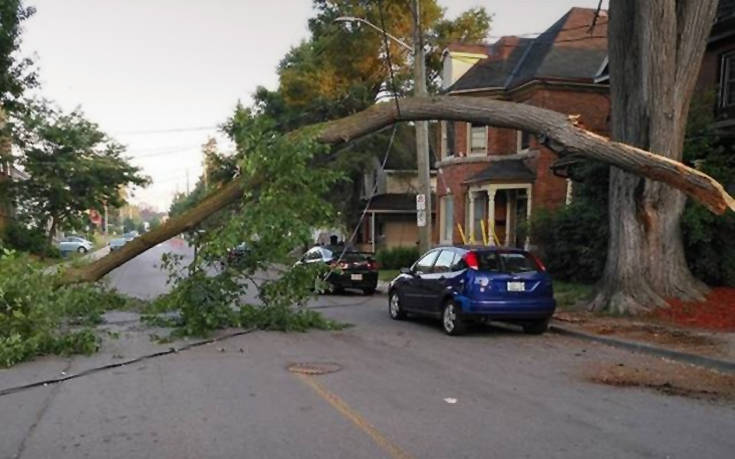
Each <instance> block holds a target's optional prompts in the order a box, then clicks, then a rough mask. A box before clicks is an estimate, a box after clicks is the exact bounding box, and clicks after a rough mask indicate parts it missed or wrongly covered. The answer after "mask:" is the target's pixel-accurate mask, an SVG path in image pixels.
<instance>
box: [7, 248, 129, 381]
mask: <svg viewBox="0 0 735 459" xmlns="http://www.w3.org/2000/svg"><path fill="white" fill-rule="evenodd" d="M61 275H62V274H61V273H57V274H49V273H48V272H47V271H46V270H45V269H44V266H43V265H42V264H39V263H37V262H35V261H33V260H32V259H31V258H30V257H29V256H28V255H25V254H19V253H16V252H12V251H7V250H5V251H3V252H2V254H0V367H9V366H12V365H15V364H16V363H18V362H22V361H24V360H28V359H31V358H33V357H36V356H39V355H44V354H63V355H68V354H79V353H81V354H91V353H93V352H95V351H96V350H97V348H98V345H99V338H98V336H97V335H96V334H95V333H94V332H93V331H92V329H91V328H89V327H90V326H92V325H96V324H98V323H100V322H101V321H102V314H103V313H104V312H105V311H107V310H110V309H129V308H131V307H133V306H134V302H133V300H131V299H129V298H127V297H125V296H122V295H120V294H118V293H117V292H115V291H114V290H111V289H109V288H107V287H106V286H104V285H103V284H99V283H98V284H89V285H78V286H63V287H60V288H57V284H58V277H59V276H61Z"/></svg>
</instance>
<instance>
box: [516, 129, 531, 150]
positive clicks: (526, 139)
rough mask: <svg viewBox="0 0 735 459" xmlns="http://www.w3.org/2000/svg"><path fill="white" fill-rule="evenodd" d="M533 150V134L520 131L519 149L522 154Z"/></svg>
mask: <svg viewBox="0 0 735 459" xmlns="http://www.w3.org/2000/svg"><path fill="white" fill-rule="evenodd" d="M529 148H531V134H530V133H528V132H526V131H518V149H517V151H518V152H519V153H520V152H522V151H525V150H528V149H529Z"/></svg>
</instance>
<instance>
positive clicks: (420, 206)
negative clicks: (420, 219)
mask: <svg viewBox="0 0 735 459" xmlns="http://www.w3.org/2000/svg"><path fill="white" fill-rule="evenodd" d="M416 210H426V195H425V194H417V195H416ZM419 226H424V225H419Z"/></svg>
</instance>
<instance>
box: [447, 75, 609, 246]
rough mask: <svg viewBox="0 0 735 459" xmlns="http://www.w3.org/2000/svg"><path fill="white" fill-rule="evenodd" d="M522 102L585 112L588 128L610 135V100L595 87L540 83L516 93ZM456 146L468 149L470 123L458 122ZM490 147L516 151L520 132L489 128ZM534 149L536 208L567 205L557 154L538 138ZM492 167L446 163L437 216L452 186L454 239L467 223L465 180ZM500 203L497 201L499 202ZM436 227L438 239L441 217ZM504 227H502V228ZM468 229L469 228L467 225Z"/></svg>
mask: <svg viewBox="0 0 735 459" xmlns="http://www.w3.org/2000/svg"><path fill="white" fill-rule="evenodd" d="M514 98H515V100H516V101H518V102H523V103H528V104H531V105H536V106H539V107H544V108H548V109H550V110H554V111H558V112H561V113H567V114H574V115H581V121H582V123H583V124H584V126H585V127H586V128H587V129H590V130H593V131H595V132H597V133H599V134H602V135H606V136H607V135H609V113H610V99H609V96H608V95H607V94H606V93H603V92H600V91H599V90H594V89H590V90H587V89H583V88H575V89H573V90H572V89H569V88H566V87H560V86H551V85H538V86H534V87H531V88H530V89H526V90H524V91H522V92H518V93H517V94H515V95H514ZM455 132H456V136H455V149H454V152H455V153H457V152H464V153H466V152H467V124H466V123H462V122H457V123H455ZM488 149H489V152H490V154H491V155H492V154H512V153H515V152H516V149H517V131H516V130H513V129H502V128H489V129H488ZM531 149H534V150H538V152H539V154H538V156H537V157H536V158H534V159H533V160H529V161H528V162H527V165H528V166H529V168H530V169H531V170H532V171H534V173H535V174H536V180H535V182H534V185H533V196H532V210H533V211H535V210H538V209H540V208H547V209H554V208H557V207H559V206H561V205H563V204H564V203H565V201H566V194H567V181H566V179H563V178H561V177H557V176H555V175H554V174H553V173H552V172H551V169H550V166H551V164H552V163H553V162H554V161H555V160H556V159H557V155H556V154H555V153H554V152H553V151H551V150H549V149H547V148H545V147H543V146H540V145H539V144H538V142H537V141H536V138H535V137H532V138H531ZM487 167H488V163H486V162H483V163H468V164H455V165H449V166H445V167H444V168H443V174H442V177H441V178H440V179H439V182H438V187H437V196H438V199H437V202H436V211H437V215H439V212H440V202H441V197H442V196H444V195H446V187H447V186H448V187H449V188H450V189H451V193H452V195H453V196H454V229H453V239H454V242H459V241H460V237H459V234H458V232H457V228H456V224H457V223H461V224H462V226H463V228H464V225H465V200H466V194H467V187H466V186H465V185H462V182H464V181H465V180H467V179H468V178H469V177H471V176H473V175H475V174H477V173H478V172H480V171H482V170H483V169H485V168H487ZM496 204H497V203H496ZM496 211H500V212H501V214H502V217H501V219H502V218H504V217H505V215H504V213H502V212H503V210H502V209H498V208H496ZM436 221H437V222H438V224H437V225H436V226H435V228H437V231H435V240H439V235H440V233H439V231H440V228H439V226H440V225H441V218H437V219H436ZM499 229H500V228H499ZM465 231H466V228H465Z"/></svg>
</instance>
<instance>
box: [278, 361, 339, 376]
mask: <svg viewBox="0 0 735 459" xmlns="http://www.w3.org/2000/svg"><path fill="white" fill-rule="evenodd" d="M286 368H287V369H288V371H290V372H291V373H300V374H302V375H325V374H327V373H334V372H337V371H339V370H341V369H342V365H340V364H337V363H333V362H302V363H292V364H291V365H289V366H288V367H286Z"/></svg>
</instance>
